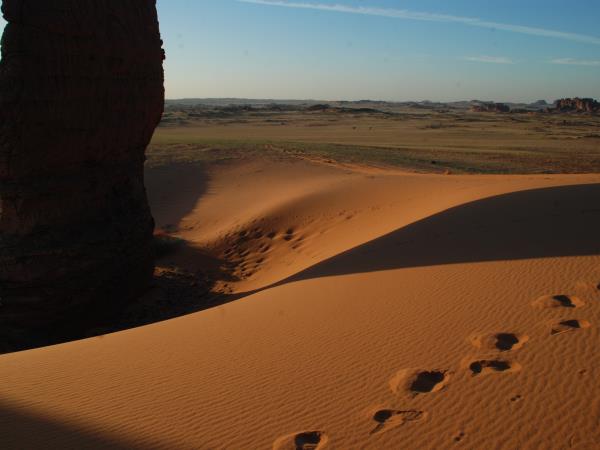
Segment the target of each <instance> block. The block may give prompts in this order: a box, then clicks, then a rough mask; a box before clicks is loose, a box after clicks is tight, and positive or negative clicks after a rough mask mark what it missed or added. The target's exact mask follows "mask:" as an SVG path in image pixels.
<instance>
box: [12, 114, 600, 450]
mask: <svg viewBox="0 0 600 450" xmlns="http://www.w3.org/2000/svg"><path fill="white" fill-rule="evenodd" d="M599 125H600V117H599V116H597V115H596V116H594V115H587V114H553V113H546V112H543V111H537V110H531V111H523V112H519V113H507V114H501V113H475V112H470V111H468V110H467V109H465V108H451V107H446V106H444V105H441V106H440V105H438V106H430V105H425V106H424V105H422V104H421V105H402V106H395V107H392V106H389V105H388V106H386V105H383V106H382V105H372V104H366V105H364V104H361V105H355V104H352V105H325V106H323V105H322V104H321V103H315V104H311V105H308V106H298V105H294V106H293V107H287V106H285V105H283V106H282V105H271V106H269V105H266V106H265V105H254V106H248V107H246V106H239V105H237V106H231V107H229V106H223V105H216V106H215V105H203V106H199V107H196V106H194V105H182V104H178V103H173V104H170V105H169V104H167V111H166V114H165V116H164V120H163V124H162V126H161V127H159V128H158V129H157V131H156V133H155V136H154V140H153V142H152V144H151V146H150V148H149V149H148V152H147V162H146V187H147V191H148V196H149V201H150V205H151V208H152V212H153V215H154V218H155V221H156V240H157V247H158V248H159V250H160V255H161V257H160V259H159V260H158V262H157V269H156V274H155V278H156V282H155V286H154V288H153V289H152V290H151V291H149V292H148V293H147V294H146V295H145V296H144V297H143V298H142V299H140V300H139V302H137V303H136V304H134V305H132V306H131V308H129V309H128V310H126V311H123V312H122V317H120V318H118V319H115V322H114V323H112V324H103V325H101V326H99V327H97V328H96V329H93V330H88V335H89V337H88V338H86V339H81V340H77V341H73V342H68V343H62V344H59V345H52V346H46V347H42V348H36V349H29V350H25V351H20V352H14V353H7V354H4V355H2V356H0V377H1V379H2V380H3V382H2V383H0V399H1V401H0V435H1V436H2V437H1V438H0V447H2V448H86V449H87V448H157V449H163V448H164V449H169V448H171V449H172V448H182V449H183V448H190V449H191V448H197V449H207V450H208V449H275V450H279V449H282V450H283V449H302V450H308V449H318V450H321V449H452V448H462V449H490V448H494V449H593V448H600V365H599V364H598V360H599V357H600V350H599V347H598V342H600V331H599V326H600V234H599V231H598V230H600V173H599V172H600V134H599V131H598V130H599V128H598V126H599ZM134 325H135V326H134ZM138 325H139V326H138ZM32 429H35V433H32V432H31V430H32Z"/></svg>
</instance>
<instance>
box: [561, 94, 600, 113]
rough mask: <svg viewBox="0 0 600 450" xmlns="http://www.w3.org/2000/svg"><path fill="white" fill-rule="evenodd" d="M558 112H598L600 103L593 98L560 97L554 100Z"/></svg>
mask: <svg viewBox="0 0 600 450" xmlns="http://www.w3.org/2000/svg"><path fill="white" fill-rule="evenodd" d="M554 107H555V110H557V111H560V112H588V113H591V112H600V103H599V102H597V101H596V100H594V99H593V98H577V97H575V98H562V99H560V100H556V102H554Z"/></svg>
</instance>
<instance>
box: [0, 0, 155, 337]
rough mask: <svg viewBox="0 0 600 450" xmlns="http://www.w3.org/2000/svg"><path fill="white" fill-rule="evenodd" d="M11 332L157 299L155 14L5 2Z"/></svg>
mask: <svg viewBox="0 0 600 450" xmlns="http://www.w3.org/2000/svg"><path fill="white" fill-rule="evenodd" d="M2 12H3V14H4V17H5V19H6V21H7V22H8V25H7V26H6V29H5V32H4V35H3V38H2V60H1V62H0V297H1V300H0V302H1V305H2V306H0V324H1V325H2V327H4V328H6V327H9V328H10V327H11V326H18V327H21V326H28V327H36V326H41V325H43V324H49V323H55V321H56V320H58V321H59V323H60V324H61V325H60V326H71V325H74V324H75V322H77V321H78V320H79V318H81V319H82V320H83V319H84V318H85V317H86V315H87V316H90V315H93V314H96V313H97V312H100V311H102V310H106V309H110V308H111V307H112V306H113V305H115V304H118V303H120V302H124V301H126V300H127V299H129V298H131V297H132V296H135V295H137V294H138V293H139V292H141V291H142V290H144V289H145V288H146V287H147V285H148V283H149V281H150V279H151V277H152V272H153V267H154V264H153V258H152V254H151V253H152V252H151V239H152V230H153V220H152V216H151V214H150V211H149V208H148V204H147V201H146V192H145V188H144V180H143V163H144V152H145V149H146V146H147V145H148V143H149V141H150V139H151V136H152V133H153V131H154V128H155V127H156V125H157V124H158V122H159V120H160V117H161V114H162V110H163V101H164V90H163V69H162V61H163V59H164V57H163V55H164V54H163V50H162V41H161V39H160V34H159V27H158V20H157V15H156V5H155V0H119V1H110V0H52V1H48V0H28V1H22V0H3V5H2Z"/></svg>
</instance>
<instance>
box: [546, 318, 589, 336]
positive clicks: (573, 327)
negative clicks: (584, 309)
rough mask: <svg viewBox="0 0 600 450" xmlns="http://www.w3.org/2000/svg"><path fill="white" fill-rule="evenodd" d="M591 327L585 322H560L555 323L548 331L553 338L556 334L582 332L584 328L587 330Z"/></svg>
mask: <svg viewBox="0 0 600 450" xmlns="http://www.w3.org/2000/svg"><path fill="white" fill-rule="evenodd" d="M591 326H592V325H591V324H590V323H589V322H588V321H587V320H577V319H570V320H563V321H561V322H558V323H555V324H553V325H552V328H551V329H550V335H552V336H554V335H556V334H562V333H568V332H570V331H577V330H582V329H584V328H589V327H591Z"/></svg>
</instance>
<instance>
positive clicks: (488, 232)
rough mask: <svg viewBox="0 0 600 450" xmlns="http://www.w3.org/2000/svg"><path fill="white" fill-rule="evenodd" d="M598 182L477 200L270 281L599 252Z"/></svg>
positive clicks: (285, 281) (286, 281) (291, 280)
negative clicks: (280, 278) (288, 275)
mask: <svg viewBox="0 0 600 450" xmlns="http://www.w3.org/2000/svg"><path fill="white" fill-rule="evenodd" d="M598 204H600V184H584V185H572V186H560V187H552V188H543V189H533V190H528V191H520V192H514V193H509V194H503V195H499V196H495V197H490V198H486V199H482V200H477V201H474V202H470V203H467V204H464V205H460V206H457V207H454V208H451V209H448V210H446V211H443V212H440V213H438V214H435V215H433V216H430V217H427V218H425V219H423V220H420V221H418V222H415V223H413V224H410V225H407V226H405V227H403V228H400V229H398V230H396V231H393V232H391V233H389V234H387V235H384V236H382V237H380V238H378V239H375V240H373V241H370V242H367V243H365V244H363V245H360V246H358V247H355V248H353V249H350V250H348V251H346V252H343V253H341V254H339V255H336V256H334V257H332V258H329V259H327V260H324V261H322V262H320V263H318V264H316V265H314V266H312V267H310V268H308V269H306V270H304V271H302V272H300V273H297V274H295V275H293V276H291V277H289V278H287V279H285V280H282V281H280V282H278V283H275V284H274V285H272V286H269V287H274V286H278V285H282V284H286V283H289V282H293V281H301V280H309V279H313V278H322V277H330V276H337V275H347V274H356V273H368V272H377V271H384V270H393V269H402V268H409V267H425V266H435V265H442V264H459V263H473V262H486V261H510V260H522V259H533V258H550V257H562V256H589V255H598V254H600V239H598V230H600V212H598V211H599V210H598V209H597V208H596V206H597V205H598Z"/></svg>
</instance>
